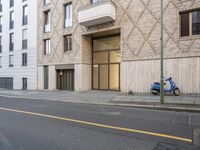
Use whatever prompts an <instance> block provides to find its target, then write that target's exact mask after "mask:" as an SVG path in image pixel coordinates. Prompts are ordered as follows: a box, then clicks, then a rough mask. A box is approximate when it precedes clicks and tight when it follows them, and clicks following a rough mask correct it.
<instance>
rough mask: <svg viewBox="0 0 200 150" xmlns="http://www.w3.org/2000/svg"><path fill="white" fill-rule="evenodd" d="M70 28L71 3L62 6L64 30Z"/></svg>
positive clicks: (71, 18)
mask: <svg viewBox="0 0 200 150" xmlns="http://www.w3.org/2000/svg"><path fill="white" fill-rule="evenodd" d="M68 14H69V15H68ZM72 26H73V3H72V1H71V2H68V3H65V4H64V28H69V27H72Z"/></svg>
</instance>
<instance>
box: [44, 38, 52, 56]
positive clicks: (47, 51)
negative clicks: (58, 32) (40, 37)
mask: <svg viewBox="0 0 200 150" xmlns="http://www.w3.org/2000/svg"><path fill="white" fill-rule="evenodd" d="M50 52H51V42H50V39H45V40H44V55H47V54H50Z"/></svg>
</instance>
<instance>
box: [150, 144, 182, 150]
mask: <svg viewBox="0 0 200 150" xmlns="http://www.w3.org/2000/svg"><path fill="white" fill-rule="evenodd" d="M153 150H186V149H185V148H181V147H177V146H176V145H171V144H167V143H159V144H157V145H156V147H154V148H153Z"/></svg>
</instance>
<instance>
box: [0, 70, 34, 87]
mask: <svg viewBox="0 0 200 150" xmlns="http://www.w3.org/2000/svg"><path fill="white" fill-rule="evenodd" d="M36 70H37V69H36V67H35V69H34V70H33V69H25V68H24V69H19V70H17V69H12V70H11V69H7V70H1V71H0V78H13V89H15V90H21V89H22V88H23V83H22V80H23V78H27V89H28V90H36V89H37V71H36Z"/></svg>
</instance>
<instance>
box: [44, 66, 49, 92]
mask: <svg viewBox="0 0 200 150" xmlns="http://www.w3.org/2000/svg"><path fill="white" fill-rule="evenodd" d="M43 71H44V89H48V88H49V67H48V66H44V70H43Z"/></svg>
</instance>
